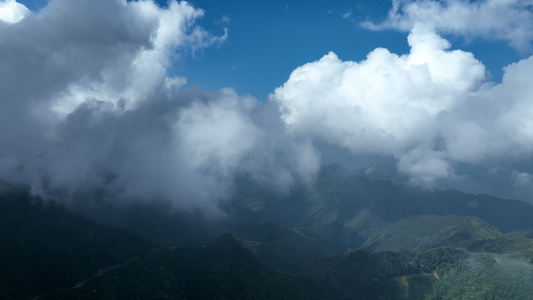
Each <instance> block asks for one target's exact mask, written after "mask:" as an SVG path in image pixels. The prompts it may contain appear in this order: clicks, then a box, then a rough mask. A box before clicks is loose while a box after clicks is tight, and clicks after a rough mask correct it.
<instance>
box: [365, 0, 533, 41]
mask: <svg viewBox="0 0 533 300" xmlns="http://www.w3.org/2000/svg"><path fill="white" fill-rule="evenodd" d="M416 24H423V25H424V26H430V27H432V28H434V29H435V30H437V31H439V32H444V33H452V34H458V35H461V36H467V37H482V38H486V39H501V40H505V41H507V42H509V43H510V45H511V46H513V47H514V48H516V49H518V50H520V51H527V50H531V41H532V40H533V2H532V1H531V0H505V1H502V0H481V1H467V0H445V1H435V0H417V1H409V0H393V8H392V9H391V11H390V12H389V16H388V18H387V20H386V21H384V22H382V23H378V24H375V23H372V22H365V23H363V26H364V27H366V28H368V29H372V30H382V29H398V30H402V31H410V30H411V28H413V27H415V25H416Z"/></svg>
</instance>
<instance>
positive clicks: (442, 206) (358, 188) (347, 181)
mask: <svg viewBox="0 0 533 300" xmlns="http://www.w3.org/2000/svg"><path fill="white" fill-rule="evenodd" d="M238 187H239V188H238V189H237V191H236V197H235V201H234V202H233V203H234V205H235V206H236V207H238V209H233V211H237V212H238V213H237V214H236V216H245V217H246V218H248V219H249V220H255V221H256V222H266V221H272V222H275V223H279V224H283V225H286V226H290V227H306V228H310V229H313V230H314V231H316V232H317V233H318V234H320V235H321V236H322V237H324V238H326V239H329V240H330V241H331V242H332V243H333V244H334V245H335V246H336V247H337V249H339V250H340V251H348V250H349V249H356V248H359V247H360V246H362V245H363V244H364V243H365V242H366V240H367V239H368V238H369V237H370V236H371V235H373V234H374V233H375V232H377V231H379V230H381V229H383V228H384V227H386V226H388V225H390V224H392V223H395V222H397V221H399V220H401V219H403V218H406V217H409V216H415V215H438V216H446V215H459V216H472V217H477V218H479V219H481V220H483V221H485V222H488V223H490V224H492V225H494V226H495V227H496V228H497V229H498V230H500V231H502V232H504V233H505V232H510V231H517V230H530V229H533V218H531V216H533V205H532V204H530V203H525V202H522V201H517V200H504V199H499V198H496V197H492V196H487V195H471V194H465V193H462V192H459V191H455V190H447V191H439V190H434V191H428V190H424V189H420V188H415V187H410V186H403V185H396V184H393V183H392V182H389V181H384V180H374V179H369V178H365V177H361V176H357V175H350V172H349V171H348V170H346V169H343V168H342V167H340V166H338V165H333V166H329V167H328V166H326V167H324V168H323V169H322V171H321V172H320V174H319V176H318V178H317V180H316V182H315V183H314V184H313V185H311V186H305V185H300V186H296V187H294V188H293V189H292V190H291V191H290V192H289V193H286V194H282V193H276V192H275V190H271V189H268V188H265V187H257V186H254V185H253V183H250V182H247V181H245V180H244V181H243V182H241V183H240V185H238ZM243 211H244V212H243Z"/></svg>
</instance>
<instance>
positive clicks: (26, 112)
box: [0, 0, 319, 212]
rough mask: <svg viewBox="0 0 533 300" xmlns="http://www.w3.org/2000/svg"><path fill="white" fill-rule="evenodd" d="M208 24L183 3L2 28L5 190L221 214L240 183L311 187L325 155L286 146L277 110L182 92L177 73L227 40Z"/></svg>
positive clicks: (114, 6) (52, 17)
mask: <svg viewBox="0 0 533 300" xmlns="http://www.w3.org/2000/svg"><path fill="white" fill-rule="evenodd" d="M6 3H7V4H8V5H10V7H11V8H13V7H18V8H20V7H21V5H20V4H18V3H16V2H14V1H9V2H5V3H4V2H2V4H6ZM22 10H23V11H26V10H24V9H22ZM203 13H204V12H203V11H202V10H200V9H197V8H194V7H193V6H191V5H190V4H188V3H187V2H184V1H183V2H177V1H170V2H169V3H168V6H167V7H165V8H162V7H159V6H157V5H156V4H154V2H152V1H136V2H126V1H119V0H91V1H86V0H52V1H50V2H49V3H48V5H47V6H46V7H45V8H43V9H42V10H40V11H39V12H38V15H35V14H32V13H26V17H25V18H23V19H20V20H19V22H11V23H9V24H7V23H6V24H5V25H2V24H0V25H1V26H0V52H1V53H2V57H1V58H0V78H2V80H0V140H1V141H2V147H1V149H0V180H3V181H6V182H10V183H26V184H29V185H31V187H32V190H33V191H34V192H35V193H39V194H43V195H53V196H55V197H63V198H65V199H69V198H71V197H70V196H71V195H75V194H76V193H77V192H80V191H82V192H83V191H91V190H99V191H103V193H104V194H105V195H108V196H112V197H113V198H115V199H136V200H138V201H171V202H172V203H174V204H175V206H176V207H178V208H183V209H194V208H201V209H204V210H206V211H211V212H216V211H217V201H219V200H220V199H221V198H224V197H225V196H227V195H228V193H229V191H230V189H231V184H232V181H233V180H234V178H235V176H249V177H252V178H254V179H256V180H261V181H262V182H263V183H266V184H272V185H276V186H277V187H279V188H287V185H288V184H290V183H291V182H292V180H293V179H295V178H300V179H303V180H306V179H307V180H309V179H310V178H311V177H312V174H314V173H315V172H316V171H317V169H318V166H319V159H318V155H317V153H315V151H314V149H313V147H312V145H311V144H310V143H309V142H308V141H304V140H302V141H296V140H289V139H288V138H287V137H286V136H285V135H284V132H283V130H284V127H283V124H282V122H281V119H280V118H279V114H278V113H277V110H276V109H275V107H274V106H272V105H271V104H264V103H260V102H258V101H257V100H256V99H255V98H253V97H250V96H240V95H238V94H237V93H236V92H235V91H233V90H231V89H224V90H222V91H219V92H213V93H205V92H202V91H199V90H194V89H193V90H190V91H180V87H181V86H182V85H183V84H185V82H186V78H185V77H182V76H179V75H178V76H177V75H174V74H169V73H168V71H167V70H168V69H169V68H170V67H171V65H172V63H174V62H175V61H176V60H178V59H182V58H183V57H186V56H187V55H195V53H197V52H198V51H199V50H201V49H204V48H206V47H209V46H217V45H220V44H221V43H223V42H224V40H225V39H226V38H227V36H228V35H227V30H226V31H224V32H223V33H222V34H221V35H213V34H212V33H210V32H207V31H205V30H204V29H202V28H201V27H200V26H198V25H197V24H196V22H197V20H198V19H199V18H201V17H202V15H203ZM2 16H4V14H3V15H2ZM3 18H4V17H3ZM310 176H311V177H310Z"/></svg>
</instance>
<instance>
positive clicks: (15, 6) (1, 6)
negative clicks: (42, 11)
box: [0, 0, 30, 24]
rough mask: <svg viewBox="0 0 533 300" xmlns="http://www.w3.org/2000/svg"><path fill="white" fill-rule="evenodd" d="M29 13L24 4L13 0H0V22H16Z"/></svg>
mask: <svg viewBox="0 0 533 300" xmlns="http://www.w3.org/2000/svg"><path fill="white" fill-rule="evenodd" d="M28 14H30V11H29V9H27V8H26V6H24V5H22V4H20V3H18V2H17V1H15V0H0V22H4V23H8V24H13V23H18V22H20V21H21V20H22V19H24V18H25V17H26V16H27V15H28Z"/></svg>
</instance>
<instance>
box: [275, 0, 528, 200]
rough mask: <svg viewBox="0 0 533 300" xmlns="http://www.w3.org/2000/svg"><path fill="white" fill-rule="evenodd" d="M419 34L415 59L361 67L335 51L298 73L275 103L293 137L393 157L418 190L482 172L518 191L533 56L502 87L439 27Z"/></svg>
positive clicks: (413, 38) (524, 164)
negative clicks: (499, 176) (493, 172)
mask: <svg viewBox="0 0 533 300" xmlns="http://www.w3.org/2000/svg"><path fill="white" fill-rule="evenodd" d="M508 2H510V1H506V2H505V3H508ZM511 2H512V1H511ZM396 4H397V5H398V3H396ZM452 4H454V5H459V4H457V3H455V2H453V3H452V2H450V3H449V5H452ZM405 5H406V4H405ZM412 5H430V6H431V5H435V4H434V3H433V4H432V2H431V1H426V2H420V3H419V2H415V3H414V4H412ZM439 7H441V6H439ZM526 13H528V12H526ZM428 19H430V18H428ZM409 24H411V23H409ZM412 25H413V27H412V28H411V31H410V34H409V36H408V43H409V46H410V52H409V53H408V54H405V55H396V54H393V53H390V52H389V51H388V50H386V49H382V48H378V49H375V50H374V51H372V52H371V53H369V54H368V56H367V58H366V59H365V60H363V61H360V62H354V61H342V60H340V59H339V58H338V57H337V56H336V55H335V54H334V53H332V52H330V53H329V54H327V55H325V56H324V57H323V58H321V59H320V60H318V61H315V62H311V63H308V64H305V65H303V66H301V67H299V68H297V69H296V70H294V71H293V72H292V74H291V75H290V77H289V79H288V80H287V82H285V83H284V84H283V86H281V87H279V88H277V89H276V90H275V91H274V93H272V94H271V96H270V97H271V100H272V101H274V102H277V103H279V106H280V110H281V113H282V118H283V120H284V122H285V124H286V127H287V129H288V130H289V132H290V133H291V134H292V135H293V136H297V137H299V138H309V139H313V140H315V141H319V142H325V143H328V144H330V145H334V146H338V147H341V148H345V149H348V150H349V151H350V152H351V153H353V154H354V155H355V159H358V157H359V158H360V159H363V157H365V155H366V156H368V155H381V156H382V157H392V158H394V159H395V161H396V167H397V170H398V171H399V172H400V173H401V174H404V175H406V176H407V177H408V178H409V181H410V182H412V183H414V184H418V185H423V186H428V187H431V186H434V185H435V184H438V183H439V182H450V181H454V180H457V181H459V180H464V179H465V176H468V174H469V172H472V171H473V169H481V170H483V169H485V170H489V169H499V170H505V172H504V173H505V174H506V175H503V176H504V177H506V178H507V179H506V180H507V181H508V184H509V185H512V184H513V183H512V182H510V179H509V178H511V177H512V176H514V175H512V174H515V173H516V172H519V170H521V171H520V172H522V173H523V172H529V173H531V172H532V171H533V164H532V160H531V157H532V156H531V155H532V154H533V123H532V121H531V120H533V109H532V108H533V102H532V101H533V97H532V95H533V89H532V86H531V84H529V82H528V78H531V76H533V57H530V58H528V59H524V60H521V61H519V62H517V63H514V64H511V65H509V66H507V67H506V68H505V69H504V72H505V74H504V77H503V80H502V82H501V83H499V84H495V83H492V82H490V81H489V80H488V78H487V77H486V73H485V68H484V66H483V64H482V63H481V62H480V61H478V60H476V59H475V57H474V55H473V54H472V53H468V52H464V51H461V50H449V48H450V44H449V42H448V41H446V40H445V39H444V38H442V37H440V36H439V35H438V34H437V33H436V32H435V27H432V26H428V25H427V24H423V23H416V22H415V23H413V24H412ZM406 26H407V25H406ZM476 172H477V171H476ZM502 172H503V171H502ZM474 173H475V172H474ZM515 177H516V176H515ZM506 196H509V195H506Z"/></svg>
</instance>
